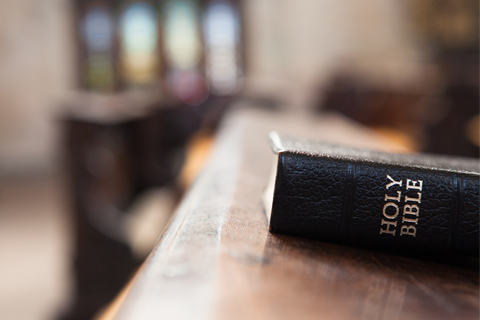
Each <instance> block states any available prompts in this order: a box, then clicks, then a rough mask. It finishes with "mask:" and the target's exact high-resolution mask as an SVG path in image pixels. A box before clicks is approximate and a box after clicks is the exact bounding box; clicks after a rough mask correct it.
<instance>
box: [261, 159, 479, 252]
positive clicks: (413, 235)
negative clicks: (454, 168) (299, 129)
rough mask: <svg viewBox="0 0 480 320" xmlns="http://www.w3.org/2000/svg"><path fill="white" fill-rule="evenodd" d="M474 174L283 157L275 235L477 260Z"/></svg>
mask: <svg viewBox="0 0 480 320" xmlns="http://www.w3.org/2000/svg"><path fill="white" fill-rule="evenodd" d="M479 191H480V188H479V177H478V176H475V175H473V174H459V173H454V172H448V171H440V170H433V169H432V170H428V169H417V168H413V167H406V166H394V165H385V164H381V163H374V162H369V161H350V160H345V159H338V158H331V157H317V156H309V155H303V154H298V153H290V152H280V153H279V158H278V167H277V176H276V181H275V191H274V198H273V207H272V215H271V220H270V229H271V231H272V232H278V233H284V234H290V235H294V236H302V237H309V238H313V239H318V240H324V241H335V242H340V243H344V244H355V245H357V244H358V245H361V246H363V247H371V248H385V249H392V250H401V251H407V252H410V251H416V252H418V251H438V252H449V253H455V254H463V255H471V256H478V254H479V203H480V197H479Z"/></svg>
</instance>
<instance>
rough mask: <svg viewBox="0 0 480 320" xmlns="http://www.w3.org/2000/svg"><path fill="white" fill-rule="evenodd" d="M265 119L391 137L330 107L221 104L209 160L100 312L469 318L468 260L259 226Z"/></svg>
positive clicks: (376, 143)
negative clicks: (275, 109) (288, 109)
mask: <svg viewBox="0 0 480 320" xmlns="http://www.w3.org/2000/svg"><path fill="white" fill-rule="evenodd" d="M272 129H276V130H281V131H283V132H284V133H289V134H292V133H293V134H295V133H296V134H302V135H306V136H307V137H312V136H313V137H316V138H317V139H324V140H329V141H335V142H344V143H347V144H351V145H356V146H363V147H369V148H374V149H383V150H388V149H389V148H390V149H391V148H392V147H394V146H393V145H391V144H390V143H389V142H388V141H383V140H381V139H380V138H378V137H375V136H372V135H371V134H370V132H368V131H364V129H363V128H361V127H356V126H355V125H354V124H351V123H350V122H348V121H346V120H344V119H343V118H339V117H338V116H332V115H322V116H320V117H319V118H318V119H311V118H305V119H298V117H296V116H294V115H287V116H281V115H276V114H272V113H267V112H260V111H248V110H244V111H242V112H237V113H234V114H231V115H230V116H229V117H228V118H227V119H226V120H225V121H224V123H223V127H222V129H221V132H220V134H219V136H218V141H217V146H216V149H215V151H214V152H213V155H212V157H211V161H210V163H209V165H207V167H206V168H205V169H204V171H203V173H202V174H201V175H200V177H199V178H198V180H197V181H196V183H195V184H194V185H193V187H192V189H191V190H190V191H189V192H188V194H187V195H186V197H185V199H184V200H183V202H182V204H181V205H180V207H179V208H178V211H177V212H176V214H175V216H174V218H173V219H172V221H171V222H170V225H169V226H168V228H167V229H166V231H165V232H164V233H163V235H162V236H161V237H160V239H159V241H158V243H157V245H156V246H155V248H154V249H153V251H152V253H151V254H150V256H149V258H148V259H147V261H146V262H145V263H144V264H143V266H142V267H141V269H140V271H139V272H138V274H137V275H136V277H135V279H134V280H133V282H132V283H131V284H130V285H129V287H128V288H127V289H126V291H125V292H124V293H123V294H122V295H121V296H120V297H119V299H118V300H117V302H116V304H114V305H113V306H112V308H111V309H110V310H109V312H107V313H105V314H103V318H102V319H122V320H125V319H135V320H147V319H389V320H392V319H478V317H479V278H478V260H468V259H464V260H462V261H460V260H458V259H460V258H458V259H457V258H452V257H444V258H443V259H439V258H436V259H433V258H427V257H405V256H396V255H393V254H389V253H388V252H383V253H380V252H373V251H366V250H362V249H358V248H353V247H347V246H341V245H336V244H332V243H324V242H318V241H311V240H305V239H301V238H295V237H288V236H282V235H276V234H271V233H269V231H268V229H267V220H266V217H265V214H264V209H263V205H262V193H263V191H264V188H265V186H266V185H267V180H268V178H269V175H270V172H271V168H272V160H273V154H271V151H270V149H269V147H268V145H267V133H268V132H269V130H272ZM456 259H457V260H456Z"/></svg>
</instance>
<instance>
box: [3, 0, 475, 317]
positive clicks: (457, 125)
mask: <svg viewBox="0 0 480 320" xmlns="http://www.w3.org/2000/svg"><path fill="white" fill-rule="evenodd" d="M239 101H241V102H243V105H246V104H247V105H252V106H255V107H257V108H266V109H270V110H272V112H284V111H293V112H297V113H303V114H311V115H312V116H318V117H321V115H322V113H324V112H329V111H334V112H339V113H341V114H343V115H345V116H346V117H349V118H351V119H352V120H354V121H356V122H358V123H361V124H363V125H365V126H367V127H369V128H371V129H372V130H374V131H375V132H377V133H378V134H380V135H383V136H384V137H386V138H387V139H391V141H392V143H395V144H399V145H402V146H403V147H404V148H405V149H406V150H409V151H410V152H432V153H441V154H448V155H460V156H467V157H477V158H478V157H479V138H480V137H479V123H480V118H479V3H478V1H477V0H408V1H403V0H364V1H361V2H360V1H356V2H355V1H345V0H342V1H326V0H296V1H293V0H256V1H254V0H160V1H135V0H125V1H114V0H101V1H92V0H76V1H74V0H16V1H13V0H4V1H1V2H0V219H1V220H0V221H1V223H0V229H1V232H0V239H1V240H0V248H1V253H2V261H1V268H2V269H1V270H2V272H0V284H1V285H0V318H1V319H91V318H92V317H93V316H94V315H98V314H99V310H101V308H103V307H104V306H105V305H106V304H107V303H108V302H110V301H111V300H112V299H113V297H114V296H115V295H116V294H117V293H118V292H119V291H120V289H121V288H122V287H123V286H124V285H125V283H126V282H127V281H128V279H129V278H130V277H131V276H132V274H133V273H134V271H135V270H136V268H137V267H138V266H139V265H140V263H141V262H142V261H143V259H144V258H145V257H146V255H147V254H148V252H149V250H150V249H151V248H152V246H153V244H154V242H155V240H156V239H157V238H158V236H159V235H160V234H161V232H162V230H163V227H164V226H165V224H166V223H167V221H168V219H169V217H170V215H171V213H172V211H173V208H174V207H175V205H176V203H177V202H178V201H179V199H180V198H181V196H182V194H183V192H184V191H185V190H186V189H187V188H188V185H189V184H190V183H191V182H192V181H193V179H194V178H195V175H196V173H197V172H198V171H199V170H200V168H201V166H202V163H203V161H204V160H205V158H206V157H207V155H208V150H209V149H210V145H211V144H212V141H213V140H214V138H213V137H214V134H215V131H216V129H217V127H218V124H219V122H220V121H221V119H222V117H223V115H224V113H225V112H226V111H227V110H228V109H229V108H230V107H231V106H233V105H235V104H238V102H239Z"/></svg>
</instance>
